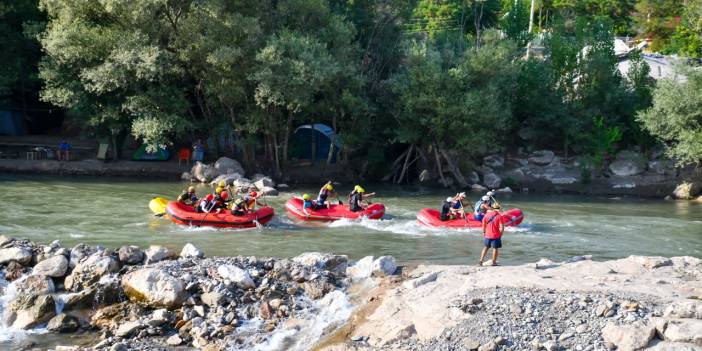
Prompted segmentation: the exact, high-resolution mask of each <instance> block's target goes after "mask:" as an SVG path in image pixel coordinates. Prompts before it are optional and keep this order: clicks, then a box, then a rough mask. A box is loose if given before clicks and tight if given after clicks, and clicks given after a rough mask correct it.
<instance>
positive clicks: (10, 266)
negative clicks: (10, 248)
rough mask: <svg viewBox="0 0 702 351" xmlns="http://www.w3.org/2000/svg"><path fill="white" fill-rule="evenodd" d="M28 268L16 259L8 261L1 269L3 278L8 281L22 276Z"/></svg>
mask: <svg viewBox="0 0 702 351" xmlns="http://www.w3.org/2000/svg"><path fill="white" fill-rule="evenodd" d="M29 269H30V268H28V267H25V266H23V265H22V264H20V263H17V261H10V262H9V263H7V265H6V266H5V268H4V269H3V270H2V272H3V275H4V277H5V280H7V281H8V282H11V281H14V280H17V279H19V278H21V277H22V276H24V275H25V274H26V273H27V272H28V271H29Z"/></svg>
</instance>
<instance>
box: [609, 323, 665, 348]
mask: <svg viewBox="0 0 702 351" xmlns="http://www.w3.org/2000/svg"><path fill="white" fill-rule="evenodd" d="M655 335H656V328H655V327H654V326H653V325H651V324H632V325H616V324H614V323H608V324H607V325H606V326H605V327H604V328H602V339H604V341H605V342H607V343H611V344H613V345H615V346H617V350H632V351H633V350H639V349H643V348H644V347H646V346H647V345H648V343H649V342H650V341H651V339H653V337H654V336H655Z"/></svg>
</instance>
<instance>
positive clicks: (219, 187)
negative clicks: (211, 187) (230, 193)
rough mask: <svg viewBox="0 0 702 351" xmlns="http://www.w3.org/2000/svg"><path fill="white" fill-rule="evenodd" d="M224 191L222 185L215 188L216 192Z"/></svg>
mask: <svg viewBox="0 0 702 351" xmlns="http://www.w3.org/2000/svg"><path fill="white" fill-rule="evenodd" d="M223 191H224V188H223V187H221V186H218V187H217V189H215V193H216V194H219V193H221V192H223Z"/></svg>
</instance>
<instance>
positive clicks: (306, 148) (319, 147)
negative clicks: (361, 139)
mask: <svg viewBox="0 0 702 351" xmlns="http://www.w3.org/2000/svg"><path fill="white" fill-rule="evenodd" d="M332 140H334V157H333V158H332V162H334V161H336V154H337V152H338V151H339V150H341V141H339V138H338V137H337V136H336V133H334V129H332V128H331V127H330V126H328V125H326V124H321V123H315V124H305V125H301V126H299V127H297V129H295V132H293V135H292V140H291V143H290V144H291V147H290V156H291V157H292V158H298V159H306V160H326V159H327V156H328V155H329V148H330V147H331V144H332Z"/></svg>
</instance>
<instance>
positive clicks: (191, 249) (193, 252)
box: [180, 243, 205, 258]
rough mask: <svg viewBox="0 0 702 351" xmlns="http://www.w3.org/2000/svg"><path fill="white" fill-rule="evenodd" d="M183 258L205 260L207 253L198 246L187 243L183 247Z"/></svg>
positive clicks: (181, 255) (181, 252)
mask: <svg viewBox="0 0 702 351" xmlns="http://www.w3.org/2000/svg"><path fill="white" fill-rule="evenodd" d="M180 257H181V258H203V257H205V252H204V251H202V250H200V249H199V248H198V247H197V246H195V245H193V244H191V243H187V244H185V246H183V249H182V250H181V251H180Z"/></svg>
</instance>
